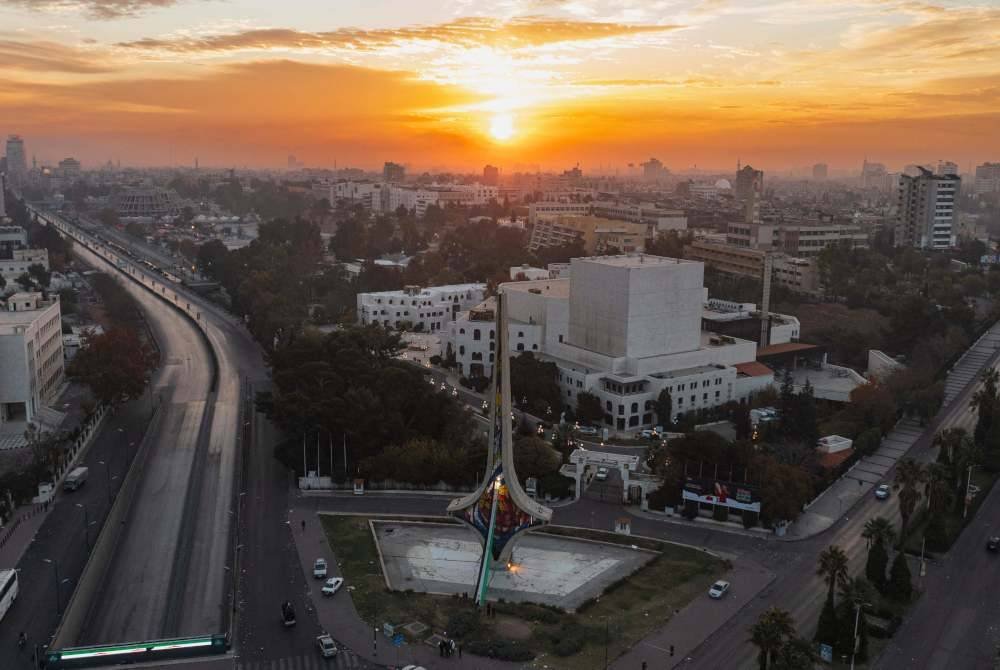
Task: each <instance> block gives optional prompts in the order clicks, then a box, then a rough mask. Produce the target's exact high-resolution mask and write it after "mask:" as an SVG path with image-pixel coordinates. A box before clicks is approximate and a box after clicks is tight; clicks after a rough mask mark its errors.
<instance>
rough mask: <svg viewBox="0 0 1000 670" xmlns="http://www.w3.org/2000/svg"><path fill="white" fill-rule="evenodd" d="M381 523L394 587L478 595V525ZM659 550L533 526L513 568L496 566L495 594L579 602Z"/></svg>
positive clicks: (566, 604)
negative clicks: (558, 533)
mask: <svg viewBox="0 0 1000 670" xmlns="http://www.w3.org/2000/svg"><path fill="white" fill-rule="evenodd" d="M373 525H374V528H375V535H376V539H377V542H378V545H379V550H380V552H381V555H382V561H383V563H384V565H385V574H386V576H387V578H388V580H389V584H390V585H391V587H392V588H393V589H395V590H398V591H405V590H408V589H413V590H414V591H420V592H423V593H435V594H445V595H451V594H455V593H458V594H461V593H467V594H469V595H470V597H471V595H472V592H473V591H474V590H475V585H476V580H477V577H478V572H479V557H480V556H481V554H482V545H481V544H480V542H479V539H478V537H477V536H476V533H475V531H473V530H472V529H470V528H467V527H465V526H459V525H455V524H434V523H405V522H397V521H393V522H380V521H375V522H373ZM655 556H656V553H655V552H652V551H647V550H643V549H633V548H631V547H629V546H621V545H613V544H605V543H600V542H590V541H584V540H577V539H573V538H567V537H556V536H554V535H545V534H539V533H533V534H529V535H526V536H524V537H523V538H522V539H520V540H519V541H518V543H517V545H516V546H515V548H514V553H513V557H512V562H513V567H512V569H510V570H508V571H495V572H493V573H492V577H491V579H490V591H489V592H490V597H491V599H499V598H503V599H505V600H508V601H514V602H538V603H545V604H549V605H555V606H558V607H562V608H564V609H567V610H574V609H576V608H577V607H579V606H580V604H581V603H583V602H584V601H586V600H588V599H590V598H594V597H597V596H599V595H601V593H603V592H604V590H605V589H606V588H607V587H608V586H609V585H611V584H612V583H614V582H615V581H617V580H619V579H621V578H622V577H625V576H627V575H630V574H631V573H633V572H635V571H636V570H638V569H639V568H641V567H642V566H643V565H645V564H646V563H647V562H648V561H650V560H652V559H653V558H654V557H655Z"/></svg>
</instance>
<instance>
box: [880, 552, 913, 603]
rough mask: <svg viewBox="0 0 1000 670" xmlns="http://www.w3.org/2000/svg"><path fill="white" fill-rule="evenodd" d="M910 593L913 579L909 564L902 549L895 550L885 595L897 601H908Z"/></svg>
mask: <svg viewBox="0 0 1000 670" xmlns="http://www.w3.org/2000/svg"><path fill="white" fill-rule="evenodd" d="M912 594H913V580H912V577H911V576H910V566H909V565H908V564H907V562H906V554H905V553H903V552H902V551H899V552H896V557H895V558H894V559H893V560H892V568H890V570H889V583H888V585H887V587H886V595H888V596H889V597H890V598H892V599H893V600H897V601H899V602H909V600H910V596H911V595H912Z"/></svg>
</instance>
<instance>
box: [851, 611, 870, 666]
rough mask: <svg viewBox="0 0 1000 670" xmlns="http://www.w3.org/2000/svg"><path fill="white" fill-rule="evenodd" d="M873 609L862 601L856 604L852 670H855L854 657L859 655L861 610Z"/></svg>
mask: <svg viewBox="0 0 1000 670" xmlns="http://www.w3.org/2000/svg"><path fill="white" fill-rule="evenodd" d="M863 607H871V603H863V602H861V601H860V600H858V601H856V602H855V603H854V638H853V640H854V646H853V647H852V649H851V670H854V657H855V655H857V653H858V624H859V623H861V608H863Z"/></svg>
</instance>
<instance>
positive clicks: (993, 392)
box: [969, 367, 1000, 445]
mask: <svg viewBox="0 0 1000 670" xmlns="http://www.w3.org/2000/svg"><path fill="white" fill-rule="evenodd" d="M982 379H983V385H982V386H981V387H979V389H977V390H976V392H975V393H973V394H972V400H971V401H970V403H969V404H970V406H971V407H973V408H975V410H976V413H977V416H976V429H975V433H974V439H975V441H976V444H978V445H982V444H984V443H985V440H986V435H987V434H988V433H989V432H990V428H991V427H992V425H993V411H994V408H995V407H996V404H997V382H998V379H1000V373H998V372H997V371H996V369H994V368H992V367H991V368H989V369H988V370H987V371H986V372H984V373H983V378H982Z"/></svg>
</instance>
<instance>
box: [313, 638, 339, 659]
mask: <svg viewBox="0 0 1000 670" xmlns="http://www.w3.org/2000/svg"><path fill="white" fill-rule="evenodd" d="M316 644H317V645H319V653H321V654H322V655H323V658H333V657H334V656H336V655H337V644H336V643H335V642H334V641H333V638H332V637H330V636H329V635H327V634H325V633H324V634H323V635H320V636H319V637H317V638H316Z"/></svg>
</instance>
